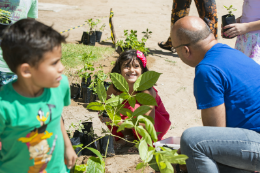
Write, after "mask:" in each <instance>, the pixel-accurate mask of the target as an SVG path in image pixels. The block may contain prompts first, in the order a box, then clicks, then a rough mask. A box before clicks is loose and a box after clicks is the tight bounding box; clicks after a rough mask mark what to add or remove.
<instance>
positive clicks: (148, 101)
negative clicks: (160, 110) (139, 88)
mask: <svg viewBox="0 0 260 173" xmlns="http://www.w3.org/2000/svg"><path fill="white" fill-rule="evenodd" d="M135 98H136V100H137V101H138V102H139V103H140V104H142V105H152V106H157V103H156V100H155V98H154V97H153V96H151V95H150V94H146V93H137V94H136V96H135Z"/></svg>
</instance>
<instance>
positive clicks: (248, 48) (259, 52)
mask: <svg viewBox="0 0 260 173" xmlns="http://www.w3.org/2000/svg"><path fill="white" fill-rule="evenodd" d="M235 49H237V50H240V51H241V52H243V53H244V54H245V55H246V56H248V57H249V58H252V59H253V60H255V62H257V63H258V64H260V34H258V33H246V34H244V35H239V36H237V41H236V45H235Z"/></svg>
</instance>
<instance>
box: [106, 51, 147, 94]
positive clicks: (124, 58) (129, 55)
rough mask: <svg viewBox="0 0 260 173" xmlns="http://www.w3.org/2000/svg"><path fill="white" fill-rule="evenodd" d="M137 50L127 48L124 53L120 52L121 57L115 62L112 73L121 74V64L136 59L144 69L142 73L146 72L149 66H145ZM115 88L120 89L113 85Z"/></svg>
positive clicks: (129, 62)
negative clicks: (138, 56)
mask: <svg viewBox="0 0 260 173" xmlns="http://www.w3.org/2000/svg"><path fill="white" fill-rule="evenodd" d="M136 52H137V50H135V49H131V50H127V51H124V52H123V53H121V54H120V56H119V58H118V59H117V60H116V63H115V66H114V68H113V69H112V71H111V73H119V74H121V66H122V65H123V64H124V63H125V62H127V65H130V64H131V63H132V65H133V63H134V61H135V60H136V61H138V62H139V64H140V66H141V69H142V74H143V73H144V72H147V71H149V70H148V68H147V66H145V67H144V66H143V62H142V61H141V60H140V59H139V58H137V54H136ZM113 88H114V89H115V90H116V91H119V90H118V89H117V88H116V87H115V86H114V85H113Z"/></svg>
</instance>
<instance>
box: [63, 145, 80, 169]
mask: <svg viewBox="0 0 260 173" xmlns="http://www.w3.org/2000/svg"><path fill="white" fill-rule="evenodd" d="M77 158H78V156H77V154H76V153H75V151H74V150H73V148H72V147H66V148H65V164H66V165H67V167H68V169H71V168H72V167H73V166H74V165H75V162H76V159H77Z"/></svg>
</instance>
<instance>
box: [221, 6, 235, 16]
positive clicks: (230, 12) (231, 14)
mask: <svg viewBox="0 0 260 173" xmlns="http://www.w3.org/2000/svg"><path fill="white" fill-rule="evenodd" d="M224 7H225V8H226V9H227V11H228V16H227V17H230V16H233V15H234V14H233V11H237V9H235V8H233V5H230V6H229V7H226V6H225V5H224Z"/></svg>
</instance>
